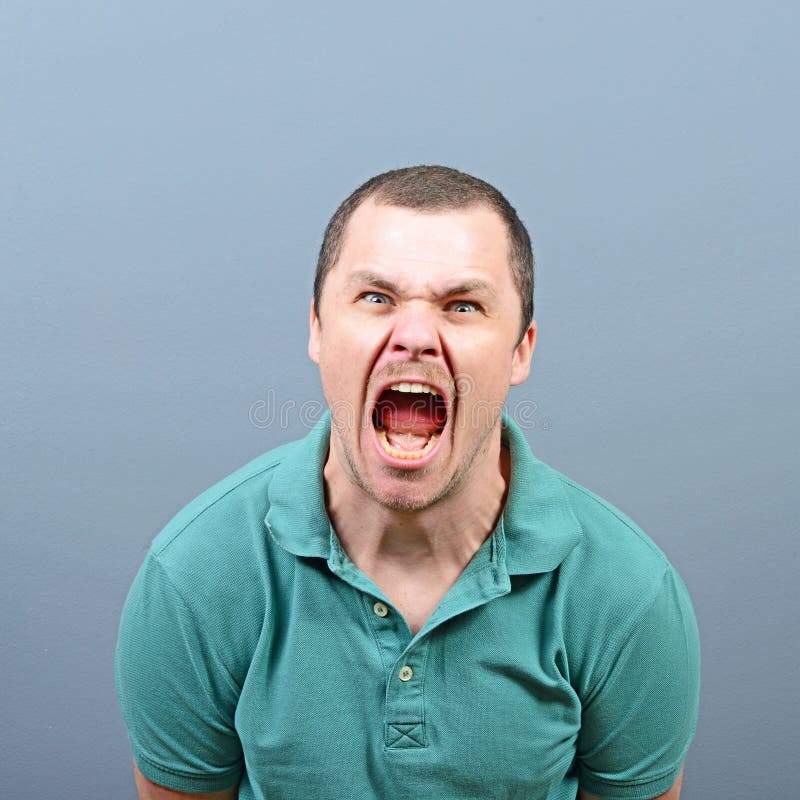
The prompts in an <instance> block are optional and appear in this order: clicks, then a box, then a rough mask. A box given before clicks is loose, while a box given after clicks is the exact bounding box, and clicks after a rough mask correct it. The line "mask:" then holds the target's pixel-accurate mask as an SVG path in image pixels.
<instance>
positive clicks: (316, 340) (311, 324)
mask: <svg viewBox="0 0 800 800" xmlns="http://www.w3.org/2000/svg"><path fill="white" fill-rule="evenodd" d="M321 335H322V332H321V331H320V324H319V317H318V316H317V310H316V309H315V308H314V298H313V297H312V298H311V310H310V312H309V315H308V357H309V358H310V359H311V360H312V361H313V362H314V363H315V364H319V348H320V337H321Z"/></svg>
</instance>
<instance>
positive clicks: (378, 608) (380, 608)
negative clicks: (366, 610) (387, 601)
mask: <svg viewBox="0 0 800 800" xmlns="http://www.w3.org/2000/svg"><path fill="white" fill-rule="evenodd" d="M372 610H373V611H374V612H375V613H376V614H377V615H378V616H379V617H385V616H387V615H388V614H389V609H388V608H386V606H385V605H384V604H383V603H381V601H380V600H378V602H377V603H375V605H374V606H372Z"/></svg>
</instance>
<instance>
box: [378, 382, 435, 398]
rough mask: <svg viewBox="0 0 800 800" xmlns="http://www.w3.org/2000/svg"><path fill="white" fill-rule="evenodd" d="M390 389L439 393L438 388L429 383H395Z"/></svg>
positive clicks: (418, 392)
mask: <svg viewBox="0 0 800 800" xmlns="http://www.w3.org/2000/svg"><path fill="white" fill-rule="evenodd" d="M389 388H390V389H394V391H396V392H414V393H415V394H420V393H421V392H427V393H428V394H435V395H438V394H439V391H438V389H435V388H434V387H433V386H431V385H430V384H429V383H406V382H405V381H403V383H393V384H392V385H391V386H390V387H389Z"/></svg>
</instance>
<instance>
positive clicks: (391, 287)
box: [347, 270, 402, 294]
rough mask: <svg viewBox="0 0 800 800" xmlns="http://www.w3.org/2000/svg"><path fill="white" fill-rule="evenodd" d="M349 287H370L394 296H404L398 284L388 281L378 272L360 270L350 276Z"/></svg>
mask: <svg viewBox="0 0 800 800" xmlns="http://www.w3.org/2000/svg"><path fill="white" fill-rule="evenodd" d="M347 285H348V286H357V285H369V286H372V287H374V288H375V289H385V290H386V291H387V292H392V293H393V294H402V292H401V291H400V289H399V287H398V286H397V285H396V284H394V283H392V282H391V281H388V280H386V278H382V277H381V276H380V275H378V273H377V272H369V271H367V270H358V272H354V273H353V274H352V275H351V276H350V280H348V281H347Z"/></svg>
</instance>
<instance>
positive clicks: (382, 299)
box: [361, 292, 391, 306]
mask: <svg viewBox="0 0 800 800" xmlns="http://www.w3.org/2000/svg"><path fill="white" fill-rule="evenodd" d="M361 299H362V300H366V301H367V302H368V303H372V304H373V305H376V306H380V305H387V304H388V303H391V300H390V299H389V296H388V295H385V294H383V292H364V294H362V295H361Z"/></svg>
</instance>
